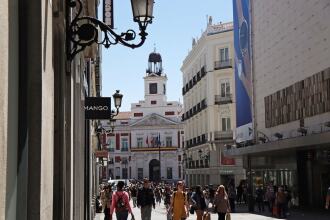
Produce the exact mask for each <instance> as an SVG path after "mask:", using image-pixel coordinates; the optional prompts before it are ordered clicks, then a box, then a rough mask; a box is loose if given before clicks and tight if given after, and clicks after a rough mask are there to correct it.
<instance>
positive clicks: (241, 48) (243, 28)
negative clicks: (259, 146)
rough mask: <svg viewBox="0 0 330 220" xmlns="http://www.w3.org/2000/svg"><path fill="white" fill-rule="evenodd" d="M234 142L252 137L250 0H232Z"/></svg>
mask: <svg viewBox="0 0 330 220" xmlns="http://www.w3.org/2000/svg"><path fill="white" fill-rule="evenodd" d="M233 9H234V12H233V15H234V48H235V83H236V85H235V87H236V142H238V143H241V142H244V141H247V140H252V139H253V132H252V131H253V129H252V72H251V65H252V64H251V61H252V54H251V38H250V36H251V31H250V27H251V25H250V0H233Z"/></svg>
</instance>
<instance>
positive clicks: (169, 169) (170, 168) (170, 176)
mask: <svg viewBox="0 0 330 220" xmlns="http://www.w3.org/2000/svg"><path fill="white" fill-rule="evenodd" d="M166 174H167V179H172V178H173V176H172V167H167V173H166Z"/></svg>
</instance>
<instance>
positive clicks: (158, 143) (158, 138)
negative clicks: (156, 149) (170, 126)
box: [157, 133, 161, 146]
mask: <svg viewBox="0 0 330 220" xmlns="http://www.w3.org/2000/svg"><path fill="white" fill-rule="evenodd" d="M160 144H161V143H160V133H159V134H158V137H157V145H158V146H160Z"/></svg>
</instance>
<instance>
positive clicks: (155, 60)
mask: <svg viewBox="0 0 330 220" xmlns="http://www.w3.org/2000/svg"><path fill="white" fill-rule="evenodd" d="M148 62H152V63H158V62H162V56H161V55H160V54H159V53H155V52H152V53H150V54H149V59H148Z"/></svg>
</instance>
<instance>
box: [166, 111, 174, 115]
mask: <svg viewBox="0 0 330 220" xmlns="http://www.w3.org/2000/svg"><path fill="white" fill-rule="evenodd" d="M165 115H175V113H174V112H173V111H171V112H165Z"/></svg>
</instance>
